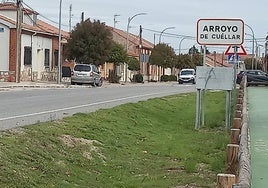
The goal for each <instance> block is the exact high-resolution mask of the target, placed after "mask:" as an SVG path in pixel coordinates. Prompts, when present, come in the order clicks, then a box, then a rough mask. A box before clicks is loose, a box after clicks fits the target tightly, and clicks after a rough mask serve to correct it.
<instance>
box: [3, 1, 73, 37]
mask: <svg viewBox="0 0 268 188" xmlns="http://www.w3.org/2000/svg"><path fill="white" fill-rule="evenodd" d="M15 9H16V6H15V5H14V4H11V3H4V4H0V10H12V11H14V10H15ZM23 10H24V11H27V14H28V13H29V12H30V13H32V14H37V12H35V11H32V10H30V9H23ZM0 19H1V20H4V21H6V22H8V23H10V24H11V25H14V27H15V25H16V21H15V20H13V19H10V18H8V17H6V16H3V15H1V14H0ZM22 30H28V31H31V32H38V33H42V34H46V35H52V36H58V34H59V29H58V28H57V27H55V26H52V25H50V24H48V23H46V22H44V21H42V20H37V22H36V24H35V25H30V24H25V23H23V24H22ZM61 34H62V36H63V37H64V38H69V33H68V32H66V31H62V32H61Z"/></svg>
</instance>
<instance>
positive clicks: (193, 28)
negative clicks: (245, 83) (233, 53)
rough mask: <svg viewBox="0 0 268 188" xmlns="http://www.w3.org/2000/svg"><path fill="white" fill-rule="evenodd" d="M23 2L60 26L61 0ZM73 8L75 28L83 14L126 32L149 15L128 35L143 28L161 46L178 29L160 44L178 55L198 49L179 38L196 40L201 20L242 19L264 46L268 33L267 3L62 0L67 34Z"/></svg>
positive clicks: (247, 40) (249, 34)
mask: <svg viewBox="0 0 268 188" xmlns="http://www.w3.org/2000/svg"><path fill="white" fill-rule="evenodd" d="M23 2H24V6H26V5H28V6H30V7H31V8H32V9H34V10H35V11H37V12H38V13H39V14H40V16H39V19H42V20H44V21H47V22H49V23H50V21H48V20H46V19H45V18H43V17H41V16H45V17H46V18H49V19H50V20H53V21H54V22H56V23H54V25H57V23H58V20H59V7H60V6H59V4H60V0H23ZM70 5H72V12H71V14H72V19H71V20H72V27H73V26H74V25H75V24H76V23H77V22H79V21H80V19H81V14H82V12H84V17H85V19H86V18H90V19H91V20H94V19H95V20H100V21H101V22H105V23H106V25H109V26H114V18H115V21H116V23H115V27H116V28H118V29H122V30H125V31H126V29H127V23H128V18H130V17H132V16H134V15H136V14H139V13H146V15H139V16H135V18H133V19H132V20H131V22H130V30H129V32H131V33H133V34H136V35H138V34H139V27H140V25H141V26H142V28H144V29H143V38H145V39H147V40H149V41H150V42H152V43H154V42H155V43H158V42H159V38H160V37H159V34H160V33H161V32H162V31H163V30H165V29H166V28H169V27H175V28H173V29H171V28H170V29H166V30H165V32H164V33H163V35H162V37H161V42H164V43H167V44H169V45H170V46H172V47H173V48H174V49H175V51H176V52H178V50H179V43H180V42H181V52H182V53H186V52H187V51H186V49H187V50H188V49H189V48H190V46H193V45H195V46H196V47H198V48H199V44H197V42H196V40H195V39H188V38H187V39H183V40H182V38H181V37H180V36H192V37H196V34H197V21H198V20H199V19H204V18H207V19H214V18H223V19H227V18H228V19H234V18H235V19H242V20H243V21H244V23H245V24H247V25H248V26H250V27H251V28H252V29H253V31H254V34H255V38H256V39H257V41H258V44H260V45H264V42H265V37H266V35H267V32H268V18H267V16H266V13H267V7H266V5H267V0H258V1H249V0H224V1H220V0H164V1H156V0H135V1H130V0H62V24H63V26H62V28H63V29H64V30H66V31H68V28H69V27H68V25H69V12H70V11H69V10H70ZM114 15H120V16H116V17H115V16H114ZM245 33H247V34H246V35H245V42H244V44H243V45H244V47H245V49H246V51H247V52H248V53H251V51H252V42H251V41H250V40H252V32H251V30H250V29H249V27H247V26H246V27H245ZM170 34H171V35H170ZM173 35H174V36H173ZM227 47H228V46H220V47H215V46H213V47H212V46H209V47H208V48H209V49H210V48H211V49H212V48H213V50H216V51H217V52H218V53H222V52H224V51H225V50H226V49H227ZM262 51H263V49H262Z"/></svg>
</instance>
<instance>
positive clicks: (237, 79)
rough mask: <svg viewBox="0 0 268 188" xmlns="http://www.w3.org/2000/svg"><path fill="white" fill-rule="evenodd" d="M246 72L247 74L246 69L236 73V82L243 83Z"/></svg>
mask: <svg viewBox="0 0 268 188" xmlns="http://www.w3.org/2000/svg"><path fill="white" fill-rule="evenodd" d="M244 74H245V71H240V72H239V73H238V74H237V75H236V83H237V84H240V83H241V81H242V79H243V76H244Z"/></svg>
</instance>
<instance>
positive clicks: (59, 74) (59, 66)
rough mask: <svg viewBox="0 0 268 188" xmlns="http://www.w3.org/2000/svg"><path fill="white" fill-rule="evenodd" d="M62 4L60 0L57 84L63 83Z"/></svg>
mask: <svg viewBox="0 0 268 188" xmlns="http://www.w3.org/2000/svg"><path fill="white" fill-rule="evenodd" d="M61 4H62V0H60V10H59V44H58V45H59V46H58V48H59V49H58V71H59V72H58V80H57V83H58V84H60V83H61Z"/></svg>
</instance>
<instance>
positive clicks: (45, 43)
mask: <svg viewBox="0 0 268 188" xmlns="http://www.w3.org/2000/svg"><path fill="white" fill-rule="evenodd" d="M21 43H22V44H21V49H22V50H21V67H22V70H23V68H24V46H31V47H32V71H34V72H36V71H37V72H38V79H40V78H41V72H43V71H44V70H45V66H44V61H45V49H49V50H50V60H49V62H50V65H51V62H52V39H48V38H44V37H40V36H36V35H35V34H33V35H25V34H23V35H22V37H21Z"/></svg>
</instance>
